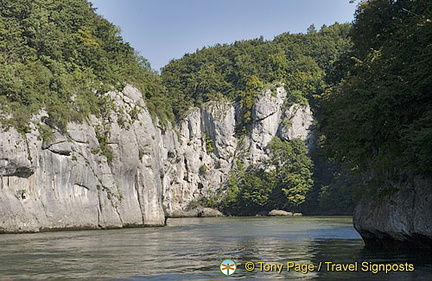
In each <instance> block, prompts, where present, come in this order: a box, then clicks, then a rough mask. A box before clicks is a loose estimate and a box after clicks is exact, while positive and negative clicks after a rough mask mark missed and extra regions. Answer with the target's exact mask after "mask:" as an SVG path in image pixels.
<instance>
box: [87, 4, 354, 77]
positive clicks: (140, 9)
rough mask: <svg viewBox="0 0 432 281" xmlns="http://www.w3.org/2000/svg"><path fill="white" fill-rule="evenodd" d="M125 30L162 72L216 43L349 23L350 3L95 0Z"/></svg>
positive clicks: (128, 39) (100, 11)
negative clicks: (165, 66) (173, 60)
mask: <svg viewBox="0 0 432 281" xmlns="http://www.w3.org/2000/svg"><path fill="white" fill-rule="evenodd" d="M90 1H91V2H92V3H93V6H94V7H95V8H97V10H96V12H97V13H98V14H100V15H102V16H103V17H104V18H105V19H107V20H108V21H110V22H112V23H113V24H114V25H116V26H118V27H120V29H121V31H122V33H121V35H122V37H123V39H124V41H126V42H129V43H130V44H131V46H132V47H133V48H134V49H135V50H137V51H138V52H139V54H140V55H141V56H143V57H145V58H146V59H147V60H149V62H150V64H151V67H152V68H153V69H155V70H159V69H160V68H161V67H163V66H164V65H166V64H168V63H169V62H170V61H171V60H172V59H179V58H181V57H183V55H184V54H186V53H193V52H195V51H196V50H198V49H201V48H203V47H208V46H214V45H215V44H218V43H219V44H225V43H228V44H229V43H233V42H235V41H239V40H248V39H254V38H258V37H260V36H263V37H264V39H265V40H272V39H273V38H274V37H275V36H277V35H279V34H281V33H285V32H289V33H305V32H306V30H307V28H308V27H309V26H310V25H311V24H314V25H315V27H316V28H317V29H319V28H320V27H321V26H322V25H323V24H325V25H331V24H334V23H335V22H338V23H346V22H348V23H350V22H352V21H353V19H354V12H355V8H356V4H352V3H349V0H90Z"/></svg>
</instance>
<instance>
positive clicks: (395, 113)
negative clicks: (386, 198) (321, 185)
mask: <svg viewBox="0 0 432 281" xmlns="http://www.w3.org/2000/svg"><path fill="white" fill-rule="evenodd" d="M351 38H352V41H353V44H354V45H353V47H352V50H351V52H350V54H349V57H351V58H352V59H353V60H352V62H351V63H347V61H346V60H345V61H342V62H341V63H340V64H338V66H339V68H338V69H335V70H334V72H333V74H335V75H333V76H332V78H333V81H330V82H331V83H332V84H333V85H334V86H333V88H332V89H331V90H329V91H328V93H326V95H325V98H324V102H325V112H324V114H325V118H324V121H323V123H322V128H323V131H324V132H325V135H326V142H325V146H326V150H327V153H328V154H329V155H331V156H332V157H334V159H336V160H338V161H342V162H344V163H346V164H347V165H348V167H350V168H351V169H354V170H356V171H359V172H361V173H363V174H366V175H367V177H368V178H369V180H370V185H376V186H382V183H383V181H385V180H386V179H390V178H392V177H396V178H397V177H398V175H403V174H404V172H402V171H407V170H408V171H410V172H409V173H411V174H417V175H432V169H431V166H432V149H431V145H430V139H431V137H432V125H431V124H432V123H431V120H432V117H431V116H432V113H431V112H432V103H431V101H432V68H431V65H432V50H431V48H430V42H431V41H430V40H431V38H432V9H431V6H430V1H425V0H417V1H408V0H402V1H386V0H373V1H365V2H361V3H360V5H359V8H358V10H357V13H356V20H355V22H354V25H353V27H352V31H351Z"/></svg>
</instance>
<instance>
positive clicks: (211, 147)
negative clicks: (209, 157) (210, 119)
mask: <svg viewBox="0 0 432 281" xmlns="http://www.w3.org/2000/svg"><path fill="white" fill-rule="evenodd" d="M204 139H205V148H206V151H207V153H211V152H213V151H214V150H215V144H214V141H213V139H212V138H211V137H209V136H207V135H204Z"/></svg>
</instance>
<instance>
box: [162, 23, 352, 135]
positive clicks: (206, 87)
mask: <svg viewBox="0 0 432 281" xmlns="http://www.w3.org/2000/svg"><path fill="white" fill-rule="evenodd" d="M348 31H349V25H348V24H335V25H332V26H323V27H322V28H321V29H320V30H319V31H317V30H316V29H315V27H314V26H311V27H310V28H309V30H308V33H307V34H289V33H285V34H281V35H279V36H277V37H276V38H275V39H274V40H272V41H265V40H264V39H263V38H258V39H254V40H245V41H237V42H235V43H233V44H225V45H216V46H214V47H205V48H203V49H201V50H199V51H197V52H195V53H193V54H186V55H185V56H184V57H183V58H181V59H178V60H173V61H171V62H170V63H169V64H168V65H166V66H165V67H164V68H163V69H162V74H161V77H162V80H163V84H164V85H165V86H166V87H167V90H168V92H169V94H170V96H171V97H172V108H173V111H174V114H175V115H176V117H177V119H181V118H182V117H184V114H185V113H187V110H188V109H189V108H190V107H192V106H199V105H201V104H202V103H204V102H207V101H210V100H215V99H218V98H220V97H225V98H228V99H230V100H232V101H234V102H237V103H238V104H239V105H240V107H241V111H242V112H241V118H240V120H238V122H239V126H238V131H239V133H245V132H246V131H247V127H248V126H249V125H250V122H251V115H250V111H251V108H252V105H253V104H254V102H255V101H256V98H257V96H258V94H259V93H260V92H261V91H262V90H263V89H264V88H265V87H274V85H285V88H286V89H287V92H288V93H289V102H291V103H293V102H299V103H307V99H310V98H312V96H313V95H319V94H321V93H322V92H323V90H324V88H325V83H324V80H323V77H324V75H325V72H326V71H327V70H329V69H330V68H331V65H332V63H333V62H334V61H335V60H336V59H337V58H338V57H339V55H340V54H341V53H343V52H344V51H346V50H347V49H348V47H349V41H348V40H347V34H348Z"/></svg>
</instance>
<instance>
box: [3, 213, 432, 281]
mask: <svg viewBox="0 0 432 281" xmlns="http://www.w3.org/2000/svg"><path fill="white" fill-rule="evenodd" d="M0 245H1V249H0V279H1V280H54V279H55V280H89V279H90V280H225V279H244V280H251V279H252V280H274V279H284V280H285V279H287V280H347V279H350V280H431V276H432V265H431V259H430V256H424V255H420V254H405V253H401V252H390V253H389V252H386V253H385V252H380V251H367V250H365V249H364V247H363V242H362V240H361V239H360V236H359V235H358V234H357V232H356V231H355V230H354V228H353V227H352V221H351V218H350V217H306V216H305V217H240V218H237V217H224V218H181V219H169V220H168V223H167V226H166V227H156V228H129V229H115V230H103V231H98V230H89V231H62V232H46V233H35V234H19V235H17V234H3V235H0ZM224 259H232V260H233V261H234V262H235V263H236V264H237V270H236V272H235V273H234V274H233V275H231V276H230V277H227V276H225V275H223V274H222V273H221V270H220V264H221V262H222V260H224ZM251 263H252V265H251ZM320 264H321V267H320V270H319V271H318V267H319V266H320ZM375 264H384V265H383V266H385V265H387V264H388V265H390V266H392V265H395V264H396V266H395V267H394V268H395V269H396V270H397V272H390V273H385V272H378V273H374V272H372V271H374V266H376V267H378V265H375ZM245 265H249V270H252V268H253V267H255V268H254V269H253V271H246V269H245ZM401 265H402V267H401ZM250 266H252V268H251V267H250ZM288 266H290V268H289V271H288ZM343 266H346V267H345V268H342V267H343ZM348 266H350V268H348ZM411 266H412V268H411ZM278 267H280V268H281V270H280V272H278V269H277V268H278ZM402 268H403V269H404V270H403V271H402ZM296 269H297V271H296ZM410 269H413V270H410ZM266 270H268V271H266ZM350 270H352V271H350ZM406 270H409V271H408V272H407V271H406ZM302 271H303V272H302ZM401 271H402V272H401Z"/></svg>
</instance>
